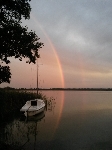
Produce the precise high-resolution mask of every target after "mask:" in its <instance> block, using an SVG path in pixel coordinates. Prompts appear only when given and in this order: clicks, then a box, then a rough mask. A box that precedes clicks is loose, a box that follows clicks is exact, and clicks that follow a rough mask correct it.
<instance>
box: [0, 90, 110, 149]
mask: <svg viewBox="0 0 112 150" xmlns="http://www.w3.org/2000/svg"><path fill="white" fill-rule="evenodd" d="M42 93H43V94H44V95H46V96H47V97H51V98H50V99H51V100H49V103H48V104H47V110H45V112H44V113H42V114H40V115H39V116H36V117H32V118H29V119H28V120H26V119H21V118H20V117H18V118H17V119H14V120H13V121H11V122H10V123H8V124H7V125H6V126H5V127H3V128H1V129H0V130H1V133H0V140H1V141H3V142H4V143H6V144H8V145H11V146H12V147H13V148H16V149H22V150H108V149H109V150H110V149H112V92H110V91H109V92H104V91H42Z"/></svg>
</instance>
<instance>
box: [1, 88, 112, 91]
mask: <svg viewBox="0 0 112 150" xmlns="http://www.w3.org/2000/svg"><path fill="white" fill-rule="evenodd" d="M2 89H8V90H37V88H12V87H5V88H2ZM38 90H70V91H71V90H73V91H112V88H38Z"/></svg>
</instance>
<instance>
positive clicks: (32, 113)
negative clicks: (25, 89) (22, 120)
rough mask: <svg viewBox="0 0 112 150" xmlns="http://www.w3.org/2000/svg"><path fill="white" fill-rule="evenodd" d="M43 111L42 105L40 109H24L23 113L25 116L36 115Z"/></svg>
mask: <svg viewBox="0 0 112 150" xmlns="http://www.w3.org/2000/svg"><path fill="white" fill-rule="evenodd" d="M43 111H44V107H42V108H41V109H39V110H32V111H25V113H24V115H25V116H26V117H27V116H34V115H37V114H39V113H41V112H43Z"/></svg>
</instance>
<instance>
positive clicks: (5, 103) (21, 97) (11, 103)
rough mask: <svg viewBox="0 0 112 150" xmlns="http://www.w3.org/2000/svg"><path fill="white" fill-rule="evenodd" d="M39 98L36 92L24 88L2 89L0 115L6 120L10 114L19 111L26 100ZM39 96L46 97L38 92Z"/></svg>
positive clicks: (0, 91)
mask: <svg viewBox="0 0 112 150" xmlns="http://www.w3.org/2000/svg"><path fill="white" fill-rule="evenodd" d="M35 98H37V94H36V93H31V92H28V91H22V90H9V89H0V117H1V119H2V120H4V119H5V118H6V117H7V116H9V114H11V113H13V112H17V111H19V110H20V108H21V107H22V106H23V105H24V104H25V103H26V101H28V100H31V99H35ZM38 98H41V99H45V96H43V95H42V94H40V93H39V94H38Z"/></svg>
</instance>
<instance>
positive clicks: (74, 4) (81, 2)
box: [0, 0, 112, 88]
mask: <svg viewBox="0 0 112 150" xmlns="http://www.w3.org/2000/svg"><path fill="white" fill-rule="evenodd" d="M30 4H31V8H32V11H31V16H30V20H22V25H23V26H25V25H27V26H28V30H29V31H30V30H33V31H35V32H36V34H37V35H38V37H39V38H40V42H43V43H44V47H42V49H40V50H39V54H40V56H41V58H39V59H38V80H39V87H40V88H54V87H56V88H59V87H61V88H111V87H112V0H38V1H37V0H32V1H31V2H30ZM26 60H27V59H25V60H23V61H22V62H20V61H19V60H16V59H14V58H11V64H10V67H11V72H12V78H11V83H10V84H6V83H5V84H4V83H2V84H1V85H0V86H1V87H6V86H10V87H15V88H35V87H36V86H37V84H36V83H37V81H36V80H37V65H34V64H30V65H29V64H26Z"/></svg>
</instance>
